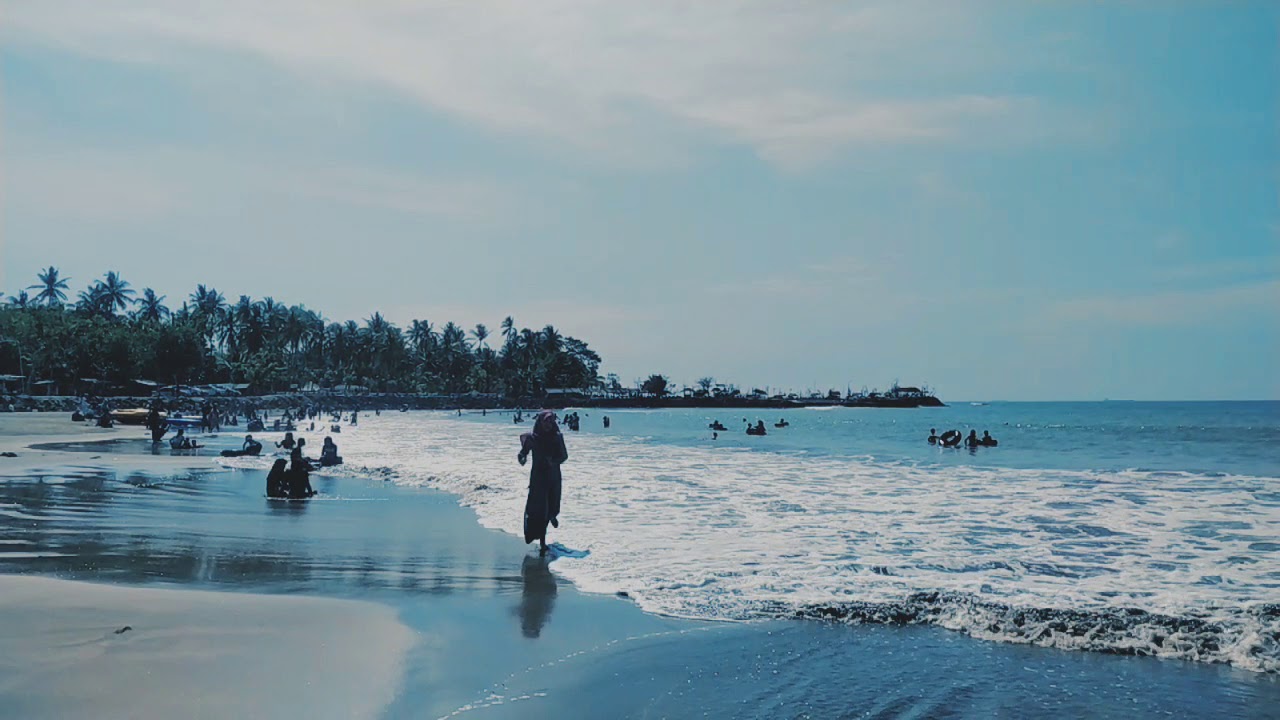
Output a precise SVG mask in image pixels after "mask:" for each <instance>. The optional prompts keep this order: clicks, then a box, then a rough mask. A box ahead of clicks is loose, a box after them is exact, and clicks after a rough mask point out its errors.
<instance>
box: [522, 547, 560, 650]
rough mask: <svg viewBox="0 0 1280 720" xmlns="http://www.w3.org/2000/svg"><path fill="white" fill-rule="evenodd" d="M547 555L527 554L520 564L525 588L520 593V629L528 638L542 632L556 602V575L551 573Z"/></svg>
mask: <svg viewBox="0 0 1280 720" xmlns="http://www.w3.org/2000/svg"><path fill="white" fill-rule="evenodd" d="M547 563H548V560H547V558H546V557H545V556H543V557H535V556H533V555H527V556H525V559H524V562H523V563H521V565H520V579H521V580H522V581H524V590H523V591H522V592H521V594H520V631H521V632H522V633H523V634H524V636H525V637H527V638H536V637H538V636H539V635H541V634H542V626H543V625H546V624H547V619H548V618H550V617H551V609H552V608H553V607H555V604H556V576H555V575H552V574H551V568H550V567H549V566H548V565H547Z"/></svg>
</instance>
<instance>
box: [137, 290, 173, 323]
mask: <svg viewBox="0 0 1280 720" xmlns="http://www.w3.org/2000/svg"><path fill="white" fill-rule="evenodd" d="M165 297H167V296H165V295H160V296H157V295H156V291H155V290H152V289H151V288H144V289H143V291H142V297H140V298H138V299H137V300H136V301H135V303H136V304H137V306H138V309H137V310H135V311H134V312H133V316H134V318H136V319H138V320H141V321H143V322H153V323H155V322H160V321H161V320H163V319H164V318H166V317H168V316H169V308H167V307H165V306H164V299H165Z"/></svg>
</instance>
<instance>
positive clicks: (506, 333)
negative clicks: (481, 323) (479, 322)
mask: <svg viewBox="0 0 1280 720" xmlns="http://www.w3.org/2000/svg"><path fill="white" fill-rule="evenodd" d="M500 327H501V328H502V336H503V337H504V338H506V341H507V342H512V341H514V340H515V339H516V336H517V335H519V334H520V331H519V330H517V329H516V321H515V320H513V319H512V318H511V316H510V315H508V316H506V317H505V318H503V319H502V325H501V326H500Z"/></svg>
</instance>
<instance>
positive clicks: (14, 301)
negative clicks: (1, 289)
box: [9, 290, 32, 310]
mask: <svg viewBox="0 0 1280 720" xmlns="http://www.w3.org/2000/svg"><path fill="white" fill-rule="evenodd" d="M31 305H32V300H31V296H29V295H27V291H26V290H19V291H18V295H10V296H9V306H10V307H17V309H18V310H26V309H27V307H31Z"/></svg>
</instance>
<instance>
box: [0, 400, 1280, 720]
mask: <svg viewBox="0 0 1280 720" xmlns="http://www.w3.org/2000/svg"><path fill="white" fill-rule="evenodd" d="M378 422H379V420H378V419H375V418H369V419H366V420H364V421H363V422H362V425H363V424H369V425H370V426H375V427H376V424H377V423H378ZM363 430H364V428H363V427H362V431H363ZM140 435H141V430H139V429H137V428H122V429H121V428H117V429H114V430H110V431H99V430H96V429H91V428H85V427H80V426H77V425H74V424H72V423H71V422H70V421H69V420H67V419H65V418H64V417H54V416H33V415H28V414H20V415H6V416H0V438H3V440H0V444H2V445H3V449H5V450H9V451H12V452H15V453H17V454H18V457H17V458H4V459H0V478H2V479H0V543H2V544H0V617H3V618H4V620H5V625H4V628H5V629H4V630H3V631H2V632H0V658H3V659H0V706H3V707H5V708H8V709H11V710H12V711H13V712H14V713H16V714H15V715H14V716H15V717H19V716H20V717H24V718H53V717H100V718H115V717H121V718H123V717H130V718H135V717H142V718H164V717H175V716H188V717H208V718H218V717H389V718H402V717H403V718H418V717H469V718H504V717H513V716H519V717H521V718H542V717H546V718H563V717H589V718H595V717H602V718H603V717H609V718H613V717H673V718H679V717H760V718H765V717H770V718H772V717H780V716H783V717H833V716H849V715H859V716H868V717H897V716H918V717H929V716H936V715H940V714H941V715H953V716H974V715H981V716H992V715H996V716H1006V715H1007V716H1045V715H1051V716H1091V717H1125V718H1132V717H1148V716H1149V717H1156V716H1161V717H1164V716H1169V715H1170V714H1172V715H1173V716H1206V715H1218V716H1234V717H1263V716H1265V715H1260V714H1259V712H1260V709H1261V708H1267V707H1271V706H1273V704H1274V702H1276V701H1280V685H1277V683H1276V682H1275V679H1274V678H1271V677H1264V676H1258V675H1257V674H1256V673H1249V672H1245V671H1242V670H1238V669H1234V668H1230V667H1224V666H1206V665H1201V664H1196V663H1185V662H1169V661H1159V660H1153V659H1151V658H1134V657H1116V656H1110V655H1102V654H1096V653H1078V652H1077V653H1067V652H1061V651H1057V650H1053V649H1045V648H1038V647H1028V646H1020V645H1008V644H1000V643H987V642H981V641H977V640H974V639H972V638H968V637H964V636H962V635H960V634H957V633H951V632H947V631H945V630H941V629H938V628H923V627H915V628H900V627H885V626H876V627H868V626H862V627H859V626H848V625H842V624H828V623H822V622H813V621H798V620H769V621H761V622H748V623H726V622H720V623H715V622H701V621H689V620H680V619H675V618H668V617H662V616H658V615H653V614H648V613H645V612H642V611H641V610H640V609H639V608H638V607H636V606H635V605H634V604H633V603H632V602H631V601H629V600H628V599H625V598H618V597H614V596H611V595H590V594H584V593H581V592H579V591H578V590H577V589H576V588H575V587H574V586H573V584H572V583H569V582H568V581H566V580H564V579H563V578H562V577H560V576H559V573H558V571H557V567H559V566H560V564H561V563H568V562H573V560H572V559H570V558H562V559H559V560H555V561H553V562H547V561H545V560H541V559H539V558H538V557H537V556H536V553H531V552H530V550H529V548H528V547H527V546H525V545H523V544H521V542H520V540H519V539H517V538H514V537H512V536H511V535H508V534H505V533H501V532H497V531H494V530H488V529H485V528H482V527H481V526H480V525H479V523H478V522H477V519H476V516H475V514H474V512H473V511H472V510H470V509H467V508H462V507H459V506H458V504H457V498H456V497H454V496H452V495H449V494H446V493H443V492H439V491H436V490H432V489H427V488H407V487H401V486H396V485H393V484H391V483H387V482H385V481H384V480H382V479H379V478H375V477H365V476H361V475H359V474H352V473H346V474H333V475H325V474H319V475H316V476H315V477H313V484H314V485H315V486H316V489H317V490H319V491H320V493H321V494H320V495H319V496H317V497H316V498H315V499H313V500H311V501H307V502H284V501H269V500H267V499H266V498H264V497H263V484H264V480H265V473H264V471H263V470H262V469H260V468H256V467H255V468H242V469H227V468H223V467H220V466H219V465H217V464H215V462H214V461H213V460H212V458H211V457H210V455H208V454H206V455H198V456H172V455H170V454H168V453H167V452H161V453H160V454H156V455H152V454H151V453H150V452H149V451H147V449H146V445H147V444H146V443H145V442H142V443H140V442H138V440H139V436H140ZM86 441H97V442H99V444H85V443H86ZM237 441H238V436H237V435H224V436H222V437H219V438H212V439H210V443H211V447H213V448H215V449H216V447H217V446H218V445H219V444H231V443H234V442H237ZM443 441H444V439H442V442H443ZM33 445H34V446H36V447H37V448H43V449H33V448H32V446H33ZM126 627H128V628H129V629H128V630H124V628H126ZM1082 687H1084V688H1090V691H1089V692H1088V693H1081V692H1079V690H1080V688H1082Z"/></svg>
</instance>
